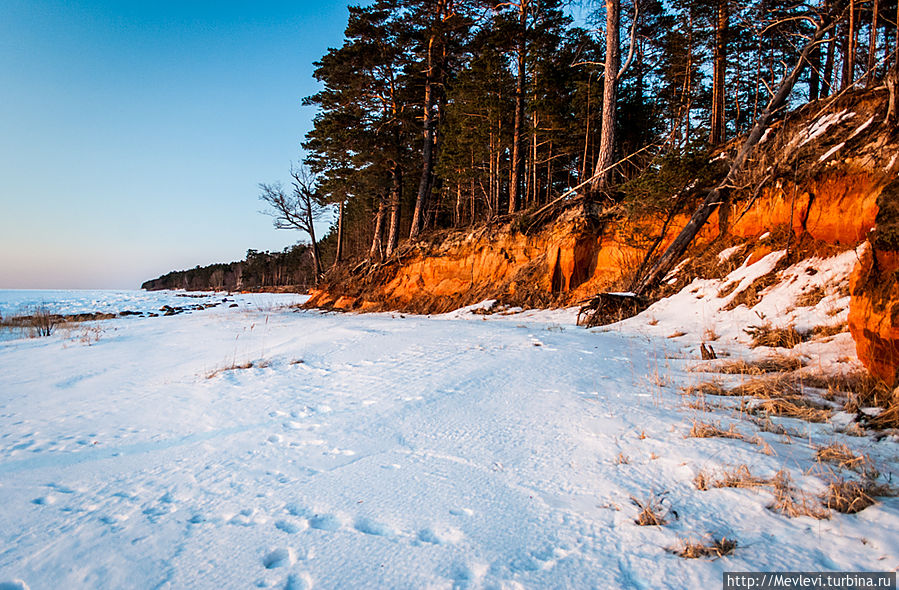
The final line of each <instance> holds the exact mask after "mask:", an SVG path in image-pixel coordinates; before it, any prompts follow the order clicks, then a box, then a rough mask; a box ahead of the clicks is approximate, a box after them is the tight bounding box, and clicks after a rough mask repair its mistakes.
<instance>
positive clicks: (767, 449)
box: [746, 434, 777, 455]
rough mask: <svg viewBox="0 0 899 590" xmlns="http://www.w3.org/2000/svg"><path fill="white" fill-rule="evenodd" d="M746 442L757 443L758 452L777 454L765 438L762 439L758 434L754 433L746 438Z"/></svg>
mask: <svg viewBox="0 0 899 590" xmlns="http://www.w3.org/2000/svg"><path fill="white" fill-rule="evenodd" d="M746 442H748V443H751V444H754V445H757V446H758V447H759V452H760V453H762V454H764V455H776V454H777V453H775V452H774V449H772V448H771V445H769V444H768V443H767V442H766V441H765V439H763V438H762V437H761V436H759V435H758V434H756V435H755V436H753V437H752V438H747V439H746Z"/></svg>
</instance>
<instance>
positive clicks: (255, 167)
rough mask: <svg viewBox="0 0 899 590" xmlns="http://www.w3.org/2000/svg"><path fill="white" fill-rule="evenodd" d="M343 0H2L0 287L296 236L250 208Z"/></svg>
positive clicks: (100, 277)
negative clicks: (273, 225) (258, 185)
mask: <svg viewBox="0 0 899 590" xmlns="http://www.w3.org/2000/svg"><path fill="white" fill-rule="evenodd" d="M346 16H347V11H346V2H344V1H342V0H318V1H315V2H305V1H302V0H293V1H286V0H285V1H275V0H256V1H251V0H247V1H228V0H216V1H191V0H180V1H168V0H118V1H116V0H93V1H89V0H0V288H137V287H139V286H140V283H141V282H142V281H143V280H145V279H149V278H153V277H156V276H158V275H160V274H163V273H165V272H168V271H169V270H175V269H182V268H190V267H193V266H196V265H197V264H208V263H212V262H227V261H231V260H238V259H241V258H243V256H244V254H245V253H246V250H247V249H248V248H254V249H258V250H281V249H283V248H284V247H285V246H287V245H290V244H293V243H295V242H296V241H298V240H299V239H300V238H301V235H300V234H299V233H297V232H289V231H284V230H280V231H279V230H276V229H274V228H273V227H272V225H271V219H270V218H268V217H266V216H264V215H261V214H259V211H260V210H261V208H262V204H261V202H259V201H258V199H257V196H258V189H257V186H256V185H257V183H259V182H271V181H276V180H281V181H286V180H287V178H288V174H287V172H288V168H289V165H290V162H291V161H296V160H299V159H300V158H301V154H300V147H299V144H300V141H301V140H302V138H303V136H304V134H305V133H306V131H307V130H308V129H309V127H310V125H311V119H312V117H313V115H314V110H313V109H311V108H309V107H302V106H301V100H302V98H303V97H305V96H307V95H309V94H312V93H314V92H315V91H316V90H317V85H316V82H315V80H314V79H313V78H312V69H313V67H312V63H313V62H314V61H315V60H316V59H318V58H319V57H321V56H322V55H323V54H324V52H325V51H326V50H327V48H328V47H333V46H338V45H339V44H340V43H341V42H342V33H343V29H344V27H345V25H346Z"/></svg>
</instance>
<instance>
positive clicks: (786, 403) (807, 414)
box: [750, 395, 833, 423]
mask: <svg viewBox="0 0 899 590" xmlns="http://www.w3.org/2000/svg"><path fill="white" fill-rule="evenodd" d="M750 411H751V412H753V413H756V414H759V413H761V414H765V415H769V416H784V417H786V418H798V419H799V420H805V421H806V422H816V423H820V422H827V421H828V420H830V417H831V415H832V414H833V410H831V409H830V408H822V407H818V406H817V405H816V404H815V403H814V402H812V401H810V400H809V399H807V398H805V397H802V396H800V395H796V396H791V397H775V398H770V399H765V400H763V401H761V402H759V403H758V404H756V405H754V406H752V407H751V408H750Z"/></svg>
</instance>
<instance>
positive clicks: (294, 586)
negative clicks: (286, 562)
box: [284, 572, 312, 590]
mask: <svg viewBox="0 0 899 590" xmlns="http://www.w3.org/2000/svg"><path fill="white" fill-rule="evenodd" d="M310 588H312V576H310V575H309V572H297V573H293V574H290V575H289V576H287V582H286V583H285V584H284V590H310Z"/></svg>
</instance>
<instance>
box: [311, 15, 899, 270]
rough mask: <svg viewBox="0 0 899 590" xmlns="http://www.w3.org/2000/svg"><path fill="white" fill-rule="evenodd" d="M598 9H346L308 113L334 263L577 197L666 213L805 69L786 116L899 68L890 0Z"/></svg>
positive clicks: (325, 251)
mask: <svg viewBox="0 0 899 590" xmlns="http://www.w3.org/2000/svg"><path fill="white" fill-rule="evenodd" d="M586 8H588V9H594V12H593V13H592V14H590V16H589V18H587V19H586V20H585V22H584V23H580V24H581V25H582V26H578V25H577V24H575V22H574V20H573V19H572V18H571V16H570V15H569V12H570V11H568V10H567V8H566V6H565V5H563V4H562V3H561V2H558V1H557V0H517V1H511V2H501V3H497V2H493V1H491V2H484V1H482V0H379V1H377V2H375V3H373V4H371V5H367V6H350V7H349V19H348V22H347V26H346V30H345V37H344V40H343V43H342V44H341V45H340V46H339V47H336V48H332V49H330V50H329V51H328V52H327V54H326V55H324V56H323V57H322V58H321V59H320V60H319V61H318V62H316V63H315V67H316V69H315V73H314V75H315V77H316V79H317V80H318V81H319V82H321V84H322V89H321V91H319V92H318V93H316V94H314V95H313V96H310V97H306V98H305V99H304V103H305V104H307V105H314V106H316V107H317V108H318V110H317V113H316V115H315V119H314V126H313V128H312V130H311V131H310V132H309V133H308V134H307V135H306V137H305V140H304V141H303V142H302V147H303V149H304V151H305V157H304V159H303V162H302V164H303V167H304V168H305V169H306V170H308V171H309V173H310V174H311V177H310V178H311V183H310V184H308V185H305V186H304V187H302V188H310V187H311V188H312V189H313V190H312V191H311V196H312V199H313V201H315V203H314V204H315V205H317V206H319V207H322V206H327V205H332V206H333V207H334V208H335V210H336V211H339V215H338V220H337V221H335V223H334V225H333V227H332V228H331V231H330V233H329V234H328V235H327V236H325V237H324V238H323V239H322V240H321V241H320V245H321V249H322V253H321V257H322V258H323V259H324V263H325V265H327V264H330V263H331V262H333V261H334V260H335V259H337V260H341V259H351V260H352V259H362V258H366V259H369V260H372V261H378V260H383V259H384V258H387V257H389V256H391V254H392V253H393V252H395V250H396V248H397V246H398V245H399V244H400V242H401V241H402V240H404V239H413V240H414V239H415V238H417V237H419V236H420V235H421V233H422V232H423V231H426V230H437V229H445V228H453V227H462V226H467V225H471V224H478V223H483V222H489V221H492V220H495V219H497V218H500V217H503V216H508V215H509V214H517V213H526V212H528V211H534V210H536V209H538V208H539V207H541V206H543V205H545V204H546V203H549V202H552V201H553V200H554V199H556V198H557V197H559V196H560V195H563V194H565V193H566V191H570V190H571V189H575V188H576V189H577V191H576V192H577V193H578V194H581V195H588V196H590V197H591V198H594V199H609V200H612V201H614V200H619V201H620V200H626V199H628V198H631V199H658V200H660V205H661V206H662V207H665V206H666V203H665V199H666V198H670V197H673V194H671V193H673V192H676V187H677V186H678V185H680V186H681V187H682V186H683V185H685V184H687V183H689V182H690V181H691V180H692V179H695V178H697V177H700V178H701V177H702V168H704V167H707V166H708V163H709V157H708V154H710V153H711V152H713V151H714V149H715V148H716V147H718V146H720V145H722V144H724V143H726V142H728V141H729V140H732V139H734V138H737V137H739V136H741V135H744V134H745V133H747V132H748V131H749V130H750V129H751V127H752V126H753V124H754V122H755V121H756V120H757V118H758V117H759V115H760V114H761V113H762V112H763V111H764V109H765V107H766V105H768V103H769V101H770V100H771V99H772V97H773V95H774V94H775V93H776V91H777V88H778V86H779V84H780V82H781V81H783V80H784V79H785V78H786V77H787V76H788V75H789V74H790V72H791V71H793V69H794V68H795V67H796V66H797V65H799V66H800V67H801V75H800V77H799V79H798V83H797V84H796V85H795V87H794V88H793V91H792V94H791V95H790V99H789V100H788V101H787V103H786V104H785V105H784V106H783V108H781V109H779V113H778V115H776V116H782V115H783V113H785V112H786V111H787V110H790V109H795V108H797V107H800V106H802V105H803V104H804V103H807V102H812V101H816V100H821V99H824V98H826V97H832V96H834V95H836V94H840V93H844V92H851V91H853V90H854V89H862V88H866V87H867V88H870V87H876V86H883V84H884V79H889V78H891V76H888V74H889V73H890V72H891V71H894V70H899V65H897V59H896V54H897V47H899V38H897V28H896V22H897V16H899V8H897V2H896V0H870V1H862V0H815V1H812V2H795V3H793V2H790V3H787V2H775V1H754V2H736V1H732V0H682V1H678V2H661V1H659V0H624V1H621V0H604V2H602V3H600V2H598V1H595V2H594V3H593V4H592V5H590V4H588V5H586ZM816 34H817V39H818V41H817V42H816V43H814V44H813V45H812V46H811V50H810V51H807V52H806V54H805V55H806V58H805V59H802V58H801V56H802V54H803V50H804V49H805V48H806V46H808V45H809V41H810V40H811V39H812V38H813V37H814V36H815V35H816ZM607 73H611V74H612V75H607ZM893 75H895V74H893ZM660 171H661V172H662V174H660ZM647 178H650V179H651V180H649V181H647ZM647 182H648V184H649V187H647ZM295 189H296V187H295ZM668 189H672V190H671V192H670V193H666V190H668ZM669 200H671V201H672V203H671V205H669V206H673V198H671V199H669ZM310 214H313V212H311V211H310ZM304 252H306V254H307V255H308V256H311V255H312V250H311V249H309V250H308V251H306V250H304ZM323 266H324V265H323ZM303 282H306V281H303Z"/></svg>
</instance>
